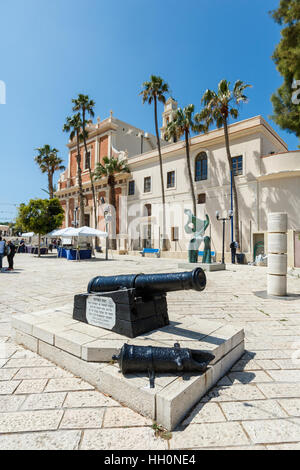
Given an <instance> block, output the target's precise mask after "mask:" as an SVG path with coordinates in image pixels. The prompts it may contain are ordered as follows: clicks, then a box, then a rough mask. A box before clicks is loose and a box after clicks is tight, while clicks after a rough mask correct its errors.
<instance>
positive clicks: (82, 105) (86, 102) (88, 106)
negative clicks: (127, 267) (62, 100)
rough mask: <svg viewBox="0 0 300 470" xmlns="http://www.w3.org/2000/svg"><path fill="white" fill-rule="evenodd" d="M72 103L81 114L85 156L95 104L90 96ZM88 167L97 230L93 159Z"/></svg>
mask: <svg viewBox="0 0 300 470" xmlns="http://www.w3.org/2000/svg"><path fill="white" fill-rule="evenodd" d="M72 103H73V104H74V106H73V111H78V112H79V113H81V121H82V139H83V144H84V150H85V154H86V155H87V154H88V149H87V144H86V141H87V138H88V132H87V131H86V125H87V123H88V122H87V120H86V116H87V115H89V116H90V117H94V116H95V113H94V107H95V102H94V101H93V100H90V98H89V96H88V95H82V94H79V95H78V97H77V98H76V99H73V100H72ZM87 165H88V170H89V175H90V181H91V188H92V196H93V206H94V219H95V228H97V225H98V224H97V205H96V192H95V185H94V175H93V173H92V170H91V159H90V158H88V159H87Z"/></svg>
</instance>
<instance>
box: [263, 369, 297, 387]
mask: <svg viewBox="0 0 300 470" xmlns="http://www.w3.org/2000/svg"><path fill="white" fill-rule="evenodd" d="M269 374H270V376H271V377H272V378H273V379H274V380H275V381H276V382H295V383H298V384H299V383H300V370H270V371H269Z"/></svg>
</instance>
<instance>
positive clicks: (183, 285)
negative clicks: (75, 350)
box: [73, 268, 206, 338]
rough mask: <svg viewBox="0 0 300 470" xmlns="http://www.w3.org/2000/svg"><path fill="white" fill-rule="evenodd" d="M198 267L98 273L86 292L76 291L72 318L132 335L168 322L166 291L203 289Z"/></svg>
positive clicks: (202, 277) (202, 279) (202, 272)
mask: <svg viewBox="0 0 300 470" xmlns="http://www.w3.org/2000/svg"><path fill="white" fill-rule="evenodd" d="M205 286H206V276H205V273H204V271H203V270H202V269H201V268H196V269H194V270H193V271H192V272H184V273H169V274H128V275H119V276H98V277H95V278H94V279H92V280H91V281H90V282H89V284H88V293H87V294H82V295H76V296H75V299H74V312H73V318H74V319H76V320H79V321H83V322H85V323H89V324H91V325H94V326H99V327H101V328H106V329H108V330H111V331H114V332H116V333H119V334H122V335H125V336H127V337H129V338H135V337H136V336H139V335H141V334H143V333H147V332H149V331H152V330H155V329H157V328H161V327H163V326H166V325H168V324H169V317H168V306H167V299H166V294H167V292H174V291H179V290H196V291H203V290H204V289H205Z"/></svg>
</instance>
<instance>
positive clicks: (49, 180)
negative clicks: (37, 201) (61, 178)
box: [48, 171, 53, 199]
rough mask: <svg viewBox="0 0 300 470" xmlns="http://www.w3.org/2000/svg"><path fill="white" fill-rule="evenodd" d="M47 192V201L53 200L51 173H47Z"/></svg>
mask: <svg viewBox="0 0 300 470" xmlns="http://www.w3.org/2000/svg"><path fill="white" fill-rule="evenodd" d="M48 191H49V199H53V173H51V171H48Z"/></svg>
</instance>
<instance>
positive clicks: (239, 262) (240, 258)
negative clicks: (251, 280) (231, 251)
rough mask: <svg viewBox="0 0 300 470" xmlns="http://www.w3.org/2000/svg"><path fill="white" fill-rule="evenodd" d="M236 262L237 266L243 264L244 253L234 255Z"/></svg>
mask: <svg viewBox="0 0 300 470" xmlns="http://www.w3.org/2000/svg"><path fill="white" fill-rule="evenodd" d="M236 261H237V264H245V254H244V253H237V254H236Z"/></svg>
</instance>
